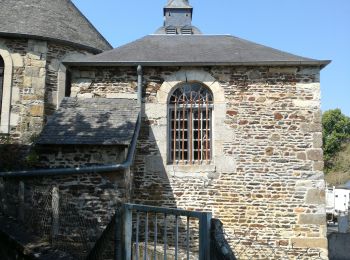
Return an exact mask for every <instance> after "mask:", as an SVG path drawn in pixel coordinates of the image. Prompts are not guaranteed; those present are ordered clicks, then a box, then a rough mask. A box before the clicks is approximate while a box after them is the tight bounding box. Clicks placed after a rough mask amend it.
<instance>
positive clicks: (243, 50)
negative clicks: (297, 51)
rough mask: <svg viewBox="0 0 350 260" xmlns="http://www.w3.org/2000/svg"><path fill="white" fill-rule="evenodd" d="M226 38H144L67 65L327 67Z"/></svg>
mask: <svg viewBox="0 0 350 260" xmlns="http://www.w3.org/2000/svg"><path fill="white" fill-rule="evenodd" d="M328 63H329V61H320V60H315V59H309V58H305V57H301V56H297V55H293V54H290V53H287V52H283V51H280V50H276V49H273V48H270V47H266V46H263V45H260V44H256V43H253V42H250V41H247V40H243V39H240V38H237V37H234V36H230V35H148V36H145V37H143V38H141V39H139V40H136V41H134V42H131V43H129V44H126V45H124V46H121V47H119V48H116V49H114V50H110V51H106V52H104V53H101V54H99V55H96V56H91V57H87V58H84V59H82V60H80V61H75V62H71V63H70V64H71V65H74V64H75V65H77V64H79V65H82V66H84V65H92V64H93V65H101V66H108V65H119V66H123V65H124V66H127V65H138V64H140V65H144V66H147V65H149V66H154V65H157V66H171V65H174V66H176V65H190V66H195V65H302V64H305V65H319V66H321V67H323V66H325V65H327V64H328Z"/></svg>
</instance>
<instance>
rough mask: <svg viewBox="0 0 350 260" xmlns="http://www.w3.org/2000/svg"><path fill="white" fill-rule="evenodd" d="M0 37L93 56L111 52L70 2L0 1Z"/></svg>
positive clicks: (102, 38) (45, 0) (69, 0)
mask: <svg viewBox="0 0 350 260" xmlns="http://www.w3.org/2000/svg"><path fill="white" fill-rule="evenodd" d="M1 35H5V36H21V37H33V38H39V39H53V40H58V41H63V42H67V43H72V44H75V45H80V46H82V47H86V48H88V49H92V50H93V51H94V52H101V51H104V50H110V49H111V48H112V47H111V45H110V44H109V43H108V42H107V40H106V39H105V38H104V37H103V36H102V35H101V34H100V33H99V32H98V31H97V30H96V28H95V27H94V26H93V25H92V24H91V23H90V22H89V20H88V19H87V18H86V17H85V16H84V15H83V14H82V13H81V12H80V11H79V10H78V8H77V7H76V6H75V5H74V4H73V3H72V2H71V0H6V1H1V9H0V36H1Z"/></svg>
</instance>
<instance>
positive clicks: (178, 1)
mask: <svg viewBox="0 0 350 260" xmlns="http://www.w3.org/2000/svg"><path fill="white" fill-rule="evenodd" d="M165 8H192V6H190V4H189V3H188V0H168V3H167V5H166V6H165Z"/></svg>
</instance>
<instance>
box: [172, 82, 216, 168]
mask: <svg viewBox="0 0 350 260" xmlns="http://www.w3.org/2000/svg"><path fill="white" fill-rule="evenodd" d="M212 110H213V95H212V93H211V91H210V90H209V88H208V87H206V86H204V85H203V84H201V83H197V82H189V83H184V84H181V85H180V86H179V87H178V88H176V89H175V91H174V92H173V94H172V95H171V97H170V100H169V149H168V151H169V162H171V163H173V164H203V163H206V164H208V163H210V161H211V158H212Z"/></svg>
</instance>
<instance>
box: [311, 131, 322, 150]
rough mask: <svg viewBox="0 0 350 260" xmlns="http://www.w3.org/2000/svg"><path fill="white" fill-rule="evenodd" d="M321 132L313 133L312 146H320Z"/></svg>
mask: <svg viewBox="0 0 350 260" xmlns="http://www.w3.org/2000/svg"><path fill="white" fill-rule="evenodd" d="M322 145H323V141H322V133H314V134H313V148H322Z"/></svg>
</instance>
